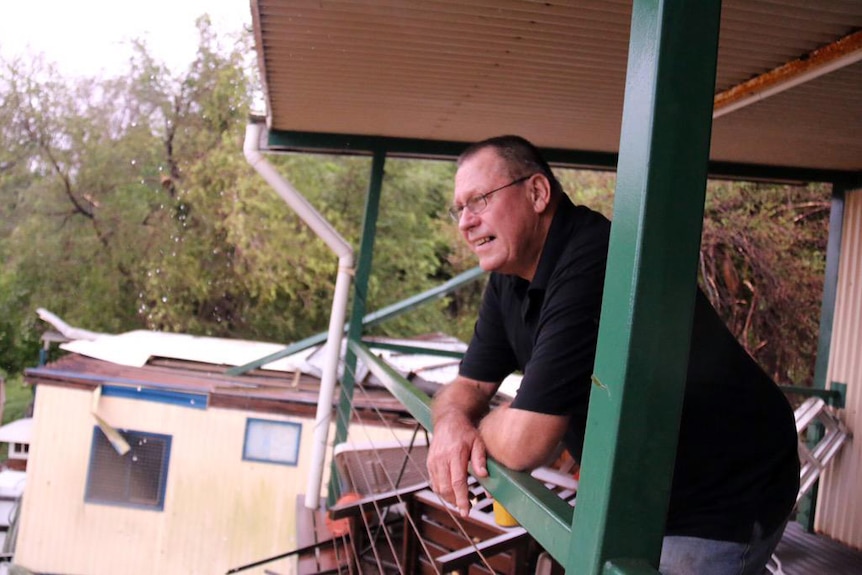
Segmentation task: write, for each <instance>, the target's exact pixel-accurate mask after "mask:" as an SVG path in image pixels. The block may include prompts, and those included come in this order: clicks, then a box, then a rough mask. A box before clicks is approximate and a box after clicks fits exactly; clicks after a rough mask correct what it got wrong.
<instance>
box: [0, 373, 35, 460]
mask: <svg viewBox="0 0 862 575" xmlns="http://www.w3.org/2000/svg"><path fill="white" fill-rule="evenodd" d="M5 385H6V405H5V406H4V407H3V421H2V423H4V424H5V423H9V422H10V421H16V420H18V419H21V418H22V417H27V416H28V415H30V412H31V409H32V406H33V388H32V387H30V386H29V385H25V384H24V379H23V378H22V377H21V376H20V375H16V376H14V377H12V378H10V379H7V380H6V383H5ZM4 451H5V450H4ZM0 455H2V457H4V458H5V455H6V454H5V453H2V454H0Z"/></svg>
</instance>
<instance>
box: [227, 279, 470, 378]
mask: <svg viewBox="0 0 862 575" xmlns="http://www.w3.org/2000/svg"><path fill="white" fill-rule="evenodd" d="M483 275H485V272H483V271H482V269H481V268H479V267H475V268H472V269H469V270H467V271H465V272H463V273H460V274H458V275H457V276H455V277H453V278H452V279H450V280H449V281H447V282H445V283H442V284H440V285H439V286H437V287H434V288H431V289H429V290H426V291H424V292H422V293H420V294H417V295H415V296H412V297H410V298H407V299H405V300H403V301H400V302H397V303H395V304H392V305H390V306H387V307H384V308H381V309H379V310H377V311H375V312H373V313H370V314H368V315H366V316H365V317H363V318H362V327H366V328H367V327H373V326H375V325H378V324H381V323H383V322H385V321H387V320H389V319H392V318H394V317H398V316H399V315H402V314H405V313H407V312H409V311H411V310H413V309H416V308H417V307H419V306H421V305H424V304H426V303H428V302H431V301H434V300H436V299H440V298H442V297H445V296H447V295H449V294H450V293H452V292H454V291H455V290H457V289H458V288H460V287H461V286H463V285H465V284H468V283H470V282H473V281H476V280H477V279H479V278H481V277H482V276H483ZM349 330H350V324H349V323H348V324H347V325H345V326H344V331H345V333H347V332H349ZM326 335H327V334H326V332H325V331H322V332H320V333H316V334H314V335H312V336H309V337H307V338H305V339H302V340H300V341H297V342H294V343H292V344H290V345H288V346H285V347H284V349H281V350H279V351H277V352H275V353H273V354H270V355H267V356H265V357H262V358H260V359H256V360H254V361H252V362H249V363H246V364H244V365H239V366H236V367H232V368H230V369H228V370H227V371H226V372H225V373H227V374H228V375H242V374H243V373H247V372H249V371H251V370H253V369H259V368H260V367H262V366H264V365H266V364H268V363H272V362H273V361H276V360H279V359H282V358H285V357H288V356H291V355H293V354H295V353H299V352H301V351H304V350H306V349H308V348H310V347H314V346H315V345H320V344H322V343H324V342H325V341H326Z"/></svg>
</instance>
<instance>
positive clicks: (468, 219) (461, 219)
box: [458, 208, 479, 230]
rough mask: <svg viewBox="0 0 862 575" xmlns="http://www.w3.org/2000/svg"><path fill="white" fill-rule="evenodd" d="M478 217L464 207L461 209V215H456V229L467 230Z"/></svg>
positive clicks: (474, 223)
mask: <svg viewBox="0 0 862 575" xmlns="http://www.w3.org/2000/svg"><path fill="white" fill-rule="evenodd" d="M478 219H479V216H478V214H474V213H473V212H471V211H470V210H468V209H467V208H464V209H463V210H461V215H460V216H458V229H460V230H468V229H470V228H472V227H473V226H475V225H476V221H477V220H478Z"/></svg>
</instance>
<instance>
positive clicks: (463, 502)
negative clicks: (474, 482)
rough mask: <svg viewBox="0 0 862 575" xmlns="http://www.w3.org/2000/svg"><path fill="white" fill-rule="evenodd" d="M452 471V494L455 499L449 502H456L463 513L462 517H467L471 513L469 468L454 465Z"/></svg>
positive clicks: (456, 505)
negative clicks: (468, 480) (468, 483)
mask: <svg viewBox="0 0 862 575" xmlns="http://www.w3.org/2000/svg"><path fill="white" fill-rule="evenodd" d="M450 473H451V474H452V495H453V496H454V500H449V503H454V504H455V507H457V508H458V511H459V512H460V513H461V517H467V514H468V513H470V496H469V493H468V491H467V470H466V469H465V468H464V467H463V466H455V465H453V466H452V468H451V470H450Z"/></svg>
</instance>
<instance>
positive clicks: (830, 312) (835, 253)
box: [796, 182, 848, 533]
mask: <svg viewBox="0 0 862 575" xmlns="http://www.w3.org/2000/svg"><path fill="white" fill-rule="evenodd" d="M847 191H848V185H847V184H846V183H845V182H836V183H833V184H832V205H831V207H830V210H829V240H828V241H827V243H826V271H825V273H824V277H823V298H822V299H821V304H820V334H819V336H818V338H817V359H816V360H815V363H814V385H813V387H814V389H815V390H818V391H826V373H827V371H828V370H829V354H830V348H831V345H832V325H833V321H834V318H835V298H836V297H837V295H838V264H839V262H840V260H841V237H842V236H843V234H844V197H845V194H846V193H847ZM822 434H823V429H822V428H820V427H818V426H812V427H811V428H810V429H809V430H808V444H809V446H814V445H815V444H816V443H817V442H818V441H820V438H821V436H822ZM819 488H820V482H819V481H817V482H816V483H815V484H814V486H813V487H812V488H811V490H810V491H809V492H808V493H807V494H806V495H805V496H804V497H803V498H802V499H800V500H799V505H798V508H797V512H796V521H797V523H799V524H800V525H801V526H802V528H803V529H805V530H806V531H808V532H809V533H813V532H814V519H815V515H816V511H817V492H818V490H819Z"/></svg>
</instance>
